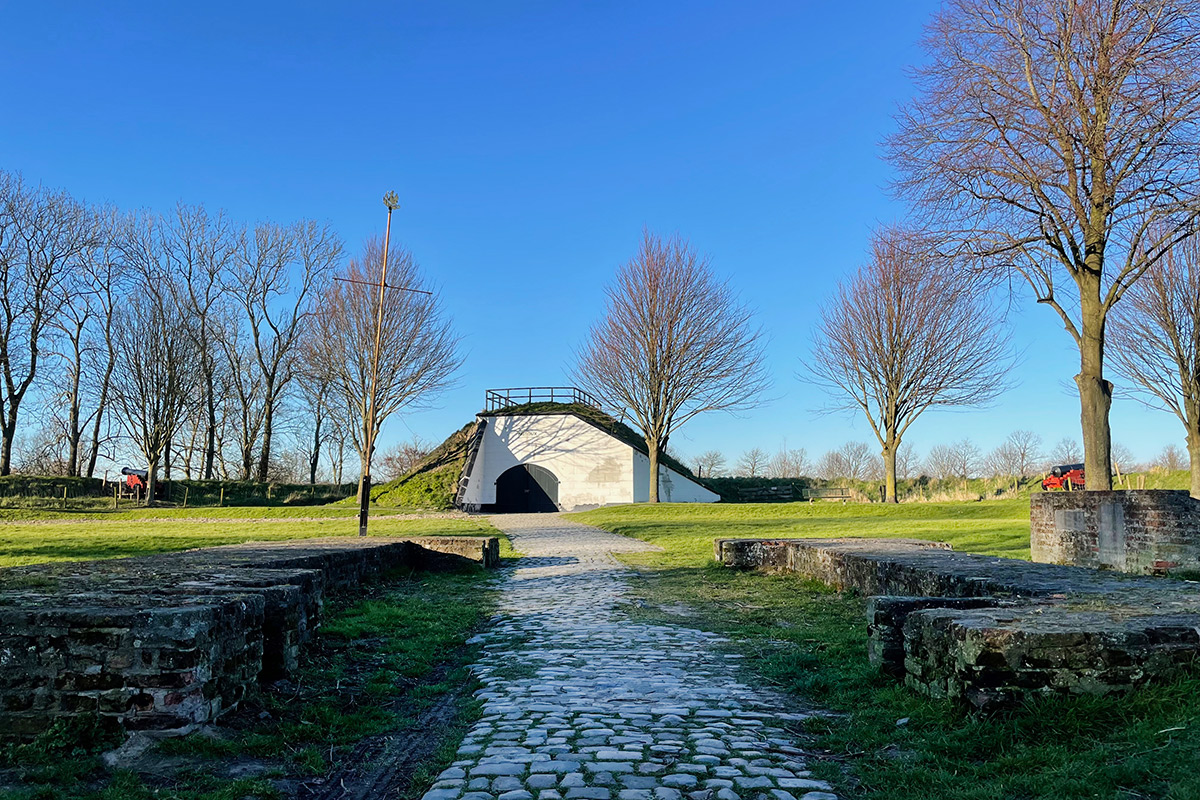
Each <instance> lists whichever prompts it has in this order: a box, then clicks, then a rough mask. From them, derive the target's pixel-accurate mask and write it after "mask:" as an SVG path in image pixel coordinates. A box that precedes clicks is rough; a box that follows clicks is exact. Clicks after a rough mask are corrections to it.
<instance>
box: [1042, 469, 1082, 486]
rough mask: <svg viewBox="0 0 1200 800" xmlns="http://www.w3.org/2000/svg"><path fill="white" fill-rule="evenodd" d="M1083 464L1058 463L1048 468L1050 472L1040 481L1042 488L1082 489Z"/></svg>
mask: <svg viewBox="0 0 1200 800" xmlns="http://www.w3.org/2000/svg"><path fill="white" fill-rule="evenodd" d="M1083 487H1084V481H1083V464H1060V465H1059V466H1057V467H1051V468H1050V474H1049V475H1047V476H1046V478H1045V480H1043V481H1042V488H1043V489H1045V490H1050V489H1082V488H1083Z"/></svg>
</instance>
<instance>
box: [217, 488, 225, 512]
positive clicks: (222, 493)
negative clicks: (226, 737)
mask: <svg viewBox="0 0 1200 800" xmlns="http://www.w3.org/2000/svg"><path fill="white" fill-rule="evenodd" d="M223 505H225V487H224V486H222V487H221V499H220V500H218V501H217V508H220V507H221V506H223Z"/></svg>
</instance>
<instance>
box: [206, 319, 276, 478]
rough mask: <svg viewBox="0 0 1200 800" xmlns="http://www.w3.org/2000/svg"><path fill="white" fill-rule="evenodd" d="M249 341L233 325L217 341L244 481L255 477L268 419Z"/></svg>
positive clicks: (252, 346) (259, 378)
mask: <svg viewBox="0 0 1200 800" xmlns="http://www.w3.org/2000/svg"><path fill="white" fill-rule="evenodd" d="M249 337H250V335H249V334H248V333H247V332H246V330H245V329H244V328H242V327H241V326H239V325H237V324H234V323H230V324H229V325H227V326H225V327H224V328H223V330H222V333H221V336H220V337H219V338H218V339H217V343H218V345H219V346H220V348H221V351H222V353H223V354H224V357H225V365H226V366H225V370H224V372H225V375H226V376H227V377H226V383H225V393H226V396H227V397H228V398H229V400H230V401H231V402H230V404H229V405H230V409H229V416H230V417H232V418H233V420H234V423H233V425H232V436H233V439H234V444H235V448H236V452H237V457H238V461H237V463H238V465H239V468H240V476H241V479H242V480H244V481H248V480H250V479H251V478H253V477H254V470H255V462H254V452H255V448H256V447H257V446H258V441H259V436H260V435H261V433H262V429H263V425H264V421H265V419H266V399H265V394H266V391H265V389H264V387H263V376H262V372H261V371H260V370H259V369H258V364H257V362H256V359H255V354H254V345H253V343H252V342H248V341H246V340H247V339H248V338H249Z"/></svg>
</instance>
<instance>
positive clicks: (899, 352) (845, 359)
mask: <svg viewBox="0 0 1200 800" xmlns="http://www.w3.org/2000/svg"><path fill="white" fill-rule="evenodd" d="M871 250H872V254H871V260H870V262H869V263H868V264H866V265H865V266H863V267H861V268H860V269H859V270H858V272H857V273H856V274H855V275H854V276H853V277H852V278H851V279H850V280H849V281H847V282H844V283H843V284H841V285H840V286H839V287H838V290H837V293H836V294H835V296H834V298H833V300H832V301H831V302H830V303H828V304H827V305H826V306H825V307H824V308H823V309H822V311H821V322H820V324H819V325H818V328H817V334H816V342H815V345H814V349H813V355H812V365H811V370H812V374H813V376H814V378H815V380H816V381H817V383H819V384H820V385H822V386H823V387H824V388H825V389H826V390H827V391H828V392H829V393H830V394H831V395H832V396H833V397H834V398H835V401H834V402H835V406H834V407H835V408H838V409H848V410H857V411H861V412H862V413H863V414H864V415H865V416H866V418H867V421H868V422H869V423H870V425H871V430H872V432H874V434H875V438H876V439H877V440H878V442H879V446H880V447H881V448H882V455H883V470H884V481H885V485H886V501H887V502H889V503H895V502H897V497H896V451H897V449H898V448H899V447H900V445H901V443H902V441H903V437H904V434H905V433H907V431H908V429H909V427H910V426H911V425H912V424H913V423H914V422H915V421H916V420H917V418H918V417H920V416H921V414H923V413H924V412H925V411H927V410H928V409H930V408H936V407H961V406H976V405H981V404H984V403H987V402H989V401H991V400H992V399H994V398H995V397H996V396H997V395H998V394H999V393H1000V392H1001V391H1002V389H1003V387H1004V377H1005V375H1006V373H1007V371H1008V368H1009V359H1007V358H1006V357H1005V352H1006V350H1007V348H1008V343H1007V337H1006V336H1005V335H1004V333H1003V331H1004V326H1003V321H1002V319H1001V318H1000V315H999V314H998V313H997V312H996V311H995V310H994V309H993V307H992V305H991V304H990V303H988V301H987V298H986V295H985V293H984V292H983V291H982V290H981V288H980V286H979V284H977V283H976V282H974V281H970V280H964V279H963V277H962V275H961V271H960V270H958V269H955V268H954V267H955V265H954V263H953V262H952V261H950V260H947V259H944V258H942V257H940V256H938V255H937V253H936V251H935V248H934V246H933V243H932V242H931V241H930V240H928V239H927V238H925V237H923V236H920V235H918V234H916V233H914V232H912V231H906V230H902V229H898V228H884V229H882V230H879V231H877V232H876V233H875V235H874V237H873V239H872V242H871Z"/></svg>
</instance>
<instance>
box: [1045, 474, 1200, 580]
mask: <svg viewBox="0 0 1200 800" xmlns="http://www.w3.org/2000/svg"><path fill="white" fill-rule="evenodd" d="M1029 539H1030V548H1031V550H1032V554H1033V560H1034V561H1039V562H1043V563H1048V564H1071V565H1075V566H1081V567H1095V568H1099V569H1115V570H1119V571H1121V572H1132V573H1137V574H1143V575H1149V574H1161V573H1169V572H1171V571H1179V570H1186V571H1195V570H1200V500H1196V499H1194V498H1192V497H1191V496H1189V494H1188V493H1187V492H1184V491H1167V490H1129V491H1114V492H1042V493H1038V494H1034V495H1033V496H1032V498H1031V499H1030V537H1029Z"/></svg>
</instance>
